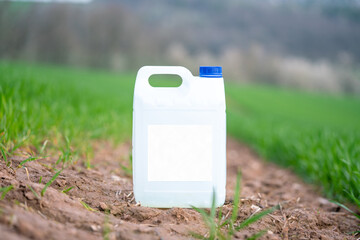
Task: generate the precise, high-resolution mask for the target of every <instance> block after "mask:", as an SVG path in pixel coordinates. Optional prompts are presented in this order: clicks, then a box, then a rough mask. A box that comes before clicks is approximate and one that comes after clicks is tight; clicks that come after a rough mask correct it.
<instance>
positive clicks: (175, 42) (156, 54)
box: [0, 0, 360, 208]
mask: <svg viewBox="0 0 360 240" xmlns="http://www.w3.org/2000/svg"><path fill="white" fill-rule="evenodd" d="M81 2H82V3H79V1H75V2H68V1H65V2H54V1H46V2H32V1H24V2H16V1H1V2H0V60H1V61H0V95H1V98H0V100H1V104H0V147H1V150H2V151H3V152H2V158H3V159H5V158H6V156H11V155H12V154H14V153H16V149H17V148H19V147H21V146H29V145H31V146H33V147H35V148H36V149H38V150H37V151H36V150H34V152H35V153H34V154H36V153H39V152H41V151H40V149H42V148H43V146H44V144H45V145H46V144H47V145H48V146H49V147H50V148H51V147H53V148H54V149H63V148H66V147H68V146H69V142H70V143H71V144H70V145H71V151H73V152H74V154H73V155H72V157H73V159H74V160H76V159H75V158H77V157H79V159H80V160H81V159H83V158H84V157H81V156H80V155H81V154H83V153H88V152H91V143H92V140H93V139H107V140H109V139H111V140H113V141H117V142H118V141H123V140H124V139H126V140H129V139H130V138H131V113H132V93H133V86H134V81H135V76H136V71H137V69H139V68H140V67H141V66H143V65H182V66H185V67H187V68H189V69H191V70H192V72H193V74H194V75H197V71H198V67H199V66H200V65H220V66H223V71H224V78H225V82H226V97H227V107H228V109H227V113H228V115H227V116H228V133H229V134H230V135H231V136H234V137H237V138H239V139H241V140H242V141H244V142H246V143H248V144H249V145H251V146H252V148H254V149H255V150H256V151H257V152H258V153H259V154H261V155H262V156H263V157H264V158H266V159H268V160H272V161H275V162H277V163H278V164H281V165H282V166H286V167H288V168H290V169H292V170H293V171H295V172H296V173H297V174H299V175H300V176H302V177H303V178H304V179H305V180H306V181H309V182H311V183H315V184H317V185H318V186H319V188H320V189H321V190H322V191H323V193H324V195H326V196H327V197H329V198H335V199H337V200H341V201H351V202H352V203H354V204H358V206H359V208H360V201H359V199H360V188H359V187H358V186H360V124H359V123H360V98H359V93H360V44H359V43H360V1H359V0H327V1H325V0H318V1H312V0H238V1H235V0H225V1H215V0H207V1H205V0H197V1H190V0H182V1H181V0H173V1H165V0H154V1H144V0H121V1H115V0H113V1H110V0H93V1H90V2H88V1H86V0H84V1H81ZM62 151H63V152H66V151H67V150H66V151H64V150H62ZM76 152H77V153H78V155H79V156H78V155H77V154H76ZM86 156H87V158H91V154H89V155H86ZM85 163H86V166H91V164H89V159H87V160H86V162H85Z"/></svg>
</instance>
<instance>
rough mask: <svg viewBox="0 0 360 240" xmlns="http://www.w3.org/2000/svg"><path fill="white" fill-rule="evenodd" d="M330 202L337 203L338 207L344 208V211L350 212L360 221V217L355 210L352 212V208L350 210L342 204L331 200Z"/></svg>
mask: <svg viewBox="0 0 360 240" xmlns="http://www.w3.org/2000/svg"><path fill="white" fill-rule="evenodd" d="M330 202H332V203H335V204H336V205H338V206H339V207H342V208H343V209H345V210H346V211H348V212H350V213H351V214H352V215H354V216H355V217H357V218H358V219H360V215H358V214H356V213H355V212H354V211H353V210H351V209H350V208H348V207H347V206H345V205H344V204H342V203H339V202H337V201H333V200H330Z"/></svg>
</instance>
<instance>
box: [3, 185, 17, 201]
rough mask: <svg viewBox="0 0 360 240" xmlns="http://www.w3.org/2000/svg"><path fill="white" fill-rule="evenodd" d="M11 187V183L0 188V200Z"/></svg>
mask: <svg viewBox="0 0 360 240" xmlns="http://www.w3.org/2000/svg"><path fill="white" fill-rule="evenodd" d="M13 188H14V186H13V185H10V186H7V187H2V188H0V192H1V200H3V199H4V198H5V196H6V194H7V193H8V192H9V191H10V190H11V189H13Z"/></svg>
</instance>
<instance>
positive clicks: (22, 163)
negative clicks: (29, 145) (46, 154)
mask: <svg viewBox="0 0 360 240" xmlns="http://www.w3.org/2000/svg"><path fill="white" fill-rule="evenodd" d="M37 159H39V157H29V158H27V159H25V160H24V161H22V162H21V163H20V164H19V165H18V168H21V167H22V166H23V165H24V164H25V163H27V162H31V161H35V160H37Z"/></svg>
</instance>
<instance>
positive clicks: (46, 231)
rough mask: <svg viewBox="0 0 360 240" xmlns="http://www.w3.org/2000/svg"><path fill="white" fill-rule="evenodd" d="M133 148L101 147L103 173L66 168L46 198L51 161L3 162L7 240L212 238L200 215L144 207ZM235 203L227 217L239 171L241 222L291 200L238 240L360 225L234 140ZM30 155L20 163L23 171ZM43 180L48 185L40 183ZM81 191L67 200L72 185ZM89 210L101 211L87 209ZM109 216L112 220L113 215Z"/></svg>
mask: <svg viewBox="0 0 360 240" xmlns="http://www.w3.org/2000/svg"><path fill="white" fill-rule="evenodd" d="M129 150H130V146H129V145H128V144H123V145H121V146H119V147H117V148H113V147H111V145H110V144H108V143H97V144H96V146H95V157H94V160H93V162H92V163H93V164H94V165H95V167H94V168H93V169H91V170H87V169H86V168H84V167H83V166H82V165H81V164H80V163H78V164H75V165H74V166H73V167H71V168H69V169H66V170H64V171H63V172H62V173H61V174H60V176H59V177H58V178H57V180H55V181H54V183H53V184H52V185H51V187H49V188H48V190H47V191H46V193H45V195H44V197H42V198H41V199H38V198H37V197H36V196H35V194H34V193H33V192H32V191H31V190H30V188H29V186H31V187H32V188H33V189H34V190H35V192H37V194H38V195H40V192H41V189H42V188H43V186H44V184H43V183H46V182H47V181H49V179H50V178H51V177H52V176H53V175H54V172H51V171H50V170H49V169H47V167H46V165H44V163H48V162H47V161H46V160H39V161H34V162H29V163H27V164H26V167H27V171H28V173H29V174H28V175H27V173H26V169H25V168H20V169H18V170H16V172H14V171H13V170H11V169H9V168H7V167H5V164H4V161H3V160H1V161H0V186H2V187H3V186H7V185H10V184H13V185H14V186H15V189H14V190H11V191H10V192H9V193H8V194H7V195H6V197H5V199H4V200H2V201H0V239H29V238H32V239H87V240H91V239H101V238H103V236H104V235H106V234H108V236H109V239H189V238H191V237H190V235H189V232H191V231H194V232H198V233H201V234H205V233H206V228H205V227H204V225H203V223H202V220H201V216H200V215H199V214H198V213H197V212H195V211H194V210H192V209H178V208H173V209H152V208H145V207H141V206H137V205H136V204H135V203H134V200H133V194H132V191H131V189H132V181H131V178H129V177H127V176H126V175H125V173H124V171H123V170H122V169H121V168H120V163H121V162H125V161H126V160H125V159H126V158H127V156H128V154H129ZM227 153H228V162H227V171H228V174H227V200H226V204H225V206H224V208H223V209H224V214H225V215H226V214H227V213H228V212H229V211H230V210H231V207H230V205H231V201H232V197H233V189H234V185H235V180H236V174H237V170H238V169H241V171H242V173H243V181H242V193H241V197H242V200H241V202H242V204H241V206H240V209H239V215H240V217H239V221H241V220H244V219H245V218H247V217H248V216H250V215H251V214H253V213H254V212H255V211H257V210H259V209H261V208H266V207H268V206H274V205H276V204H277V203H279V202H283V204H282V209H281V210H279V211H277V212H274V213H273V214H271V215H268V216H266V217H265V218H263V219H262V220H260V221H258V222H257V223H255V224H253V225H251V226H250V227H248V228H247V229H245V230H244V231H241V232H239V233H237V234H236V235H235V238H239V239H244V238H246V237H248V236H250V235H252V234H253V233H256V232H258V231H260V230H262V229H269V230H268V233H267V234H266V235H265V236H264V237H262V239H356V238H355V237H353V236H350V235H348V234H347V233H348V232H351V231H354V230H356V228H358V226H359V222H358V221H357V220H356V219H355V218H354V217H353V216H351V215H349V214H348V213H346V212H344V211H343V210H341V209H340V208H338V207H337V206H336V205H334V204H332V203H330V202H329V201H327V200H326V199H324V198H322V197H321V196H320V195H319V194H317V193H316V191H314V190H313V189H312V188H311V187H310V186H308V185H306V184H304V183H303V182H302V181H301V180H299V179H298V178H297V177H296V176H294V174H292V173H291V172H289V171H287V170H284V169H281V168H279V167H277V166H275V165H273V164H270V163H265V162H264V161H262V160H261V159H259V157H257V155H256V154H254V153H253V152H252V151H251V150H249V148H247V147H245V146H244V145H241V144H239V143H237V142H236V141H234V140H231V139H230V140H229V142H228V149H227ZM23 159H24V158H22V157H15V158H13V159H12V162H13V163H12V164H13V166H17V165H18V164H19V162H20V161H21V160H23ZM40 176H43V179H42V184H40V183H39V179H40ZM71 186H74V188H73V189H72V190H71V191H69V192H68V193H67V194H64V193H61V191H59V190H63V189H65V188H66V187H71ZM83 203H86V204H88V205H89V206H90V207H91V208H92V209H93V210H94V211H91V209H90V210H88V209H86V208H85V206H84V205H83ZM106 212H109V214H106Z"/></svg>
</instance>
